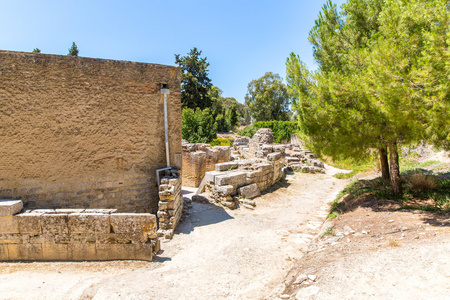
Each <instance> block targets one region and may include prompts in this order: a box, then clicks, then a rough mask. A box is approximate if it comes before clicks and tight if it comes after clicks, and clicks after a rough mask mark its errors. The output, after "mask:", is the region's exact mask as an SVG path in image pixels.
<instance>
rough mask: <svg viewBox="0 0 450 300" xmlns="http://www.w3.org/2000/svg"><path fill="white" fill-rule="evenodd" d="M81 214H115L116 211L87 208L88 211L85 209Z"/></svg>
mask: <svg viewBox="0 0 450 300" xmlns="http://www.w3.org/2000/svg"><path fill="white" fill-rule="evenodd" d="M56 211H58V210H57V209H56ZM82 212H84V213H89V214H108V215H109V214H113V213H115V212H117V209H113V208H112V209H111V208H110V209H105V208H88V209H85V210H84V211H80V212H79V213H82Z"/></svg>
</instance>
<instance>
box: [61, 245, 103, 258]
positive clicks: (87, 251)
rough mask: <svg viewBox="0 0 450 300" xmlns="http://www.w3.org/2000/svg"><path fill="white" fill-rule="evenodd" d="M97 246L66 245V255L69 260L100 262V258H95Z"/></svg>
mask: <svg viewBox="0 0 450 300" xmlns="http://www.w3.org/2000/svg"><path fill="white" fill-rule="evenodd" d="M97 245H98V244H68V245H67V253H68V257H69V260H75V261H81V260H99V259H100V260H101V259H103V257H102V256H100V257H99V256H97V253H96V248H97Z"/></svg>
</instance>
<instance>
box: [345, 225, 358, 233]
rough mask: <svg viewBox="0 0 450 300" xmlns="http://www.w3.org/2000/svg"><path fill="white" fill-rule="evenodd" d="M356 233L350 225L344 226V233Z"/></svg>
mask: <svg viewBox="0 0 450 300" xmlns="http://www.w3.org/2000/svg"><path fill="white" fill-rule="evenodd" d="M353 233H355V231H354V230H353V229H352V228H351V227H350V226H348V225H345V226H344V234H345V235H349V234H353Z"/></svg>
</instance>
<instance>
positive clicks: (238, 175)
mask: <svg viewBox="0 0 450 300" xmlns="http://www.w3.org/2000/svg"><path fill="white" fill-rule="evenodd" d="M246 178H247V174H246V173H244V172H232V173H226V174H224V175H219V176H216V180H215V184H216V185H232V186H234V187H236V188H238V187H241V186H243V185H245V184H246V181H245V179H246Z"/></svg>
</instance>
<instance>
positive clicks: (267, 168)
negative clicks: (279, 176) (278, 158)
mask: <svg viewBox="0 0 450 300" xmlns="http://www.w3.org/2000/svg"><path fill="white" fill-rule="evenodd" d="M272 168H273V166H272V165H271V164H270V163H262V164H260V165H259V166H258V171H262V172H264V173H266V172H270V171H272Z"/></svg>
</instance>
